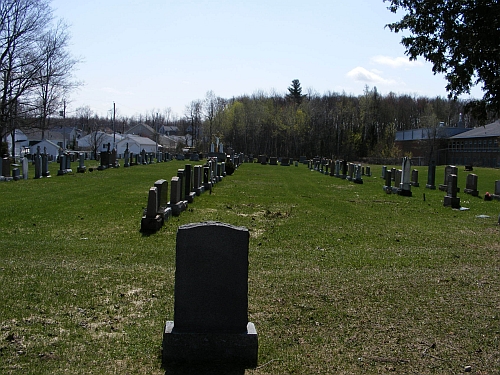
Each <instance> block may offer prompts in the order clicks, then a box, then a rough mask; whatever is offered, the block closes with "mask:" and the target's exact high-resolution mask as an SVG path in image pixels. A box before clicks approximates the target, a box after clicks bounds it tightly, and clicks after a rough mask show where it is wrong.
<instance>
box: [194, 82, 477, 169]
mask: <svg viewBox="0 0 500 375" xmlns="http://www.w3.org/2000/svg"><path fill="white" fill-rule="evenodd" d="M467 104H468V102H467V101H464V100H456V99H449V98H442V97H435V98H428V97H422V96H411V95H407V94H400V95H397V94H394V93H389V94H387V95H381V94H380V93H379V92H378V90H377V88H376V87H373V88H369V87H366V88H365V91H364V93H363V95H358V96H355V95H349V94H346V93H335V92H328V93H325V94H323V95H320V94H318V93H316V92H314V91H313V90H310V92H308V93H307V94H302V88H301V86H300V82H299V81H298V80H294V81H292V84H291V86H290V87H289V88H288V93H287V94H278V93H271V94H266V93H263V92H257V93H254V94H253V95H244V96H239V97H235V98H231V99H223V98H220V97H216V96H215V95H214V94H213V93H212V92H209V93H207V96H206V98H205V99H204V100H203V101H201V100H199V101H195V102H193V103H192V104H191V106H188V109H189V111H188V112H189V115H186V120H189V121H188V122H189V124H191V125H192V124H199V126H200V127H201V128H202V131H197V130H195V131H194V134H198V135H199V136H198V137H196V140H197V142H198V144H197V146H198V148H200V149H203V150H207V149H208V146H209V143H210V142H212V141H213V137H215V136H216V137H217V138H219V139H221V140H222V142H223V143H224V144H226V145H227V146H231V147H232V148H233V149H235V150H238V151H241V152H244V153H247V154H254V155H257V154H267V155H275V156H285V157H298V156H299V155H305V156H308V157H312V156H315V155H320V156H328V157H345V158H349V159H353V158H363V157H382V158H391V157H397V156H400V155H399V154H398V153H399V149H398V148H396V147H395V145H394V141H395V135H396V131H398V130H410V129H417V128H436V127H438V126H440V125H443V126H452V127H453V126H457V123H458V122H459V116H460V114H464V108H465V107H466V106H467ZM195 105H196V106H197V107H200V108H201V110H200V111H198V112H197V111H193V106H195ZM196 106H195V107H196ZM193 113H199V114H200V115H199V118H198V119H196V116H193ZM193 117H195V119H193ZM464 120H465V121H464V122H465V126H467V127H475V126H477V125H478V122H477V120H476V119H474V117H472V116H470V115H467V114H464Z"/></svg>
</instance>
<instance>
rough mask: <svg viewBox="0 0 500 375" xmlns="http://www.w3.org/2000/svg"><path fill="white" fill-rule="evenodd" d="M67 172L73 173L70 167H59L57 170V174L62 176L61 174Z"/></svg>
mask: <svg viewBox="0 0 500 375" xmlns="http://www.w3.org/2000/svg"><path fill="white" fill-rule="evenodd" d="M67 173H73V170H72V169H59V170H58V171H57V175H58V176H62V175H65V174H67Z"/></svg>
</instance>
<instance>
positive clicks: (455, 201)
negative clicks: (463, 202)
mask: <svg viewBox="0 0 500 375" xmlns="http://www.w3.org/2000/svg"><path fill="white" fill-rule="evenodd" d="M444 206H445V207H450V206H451V208H460V198H458V197H455V198H454V197H449V196H445V197H444Z"/></svg>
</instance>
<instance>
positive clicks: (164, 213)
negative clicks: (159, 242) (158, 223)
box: [158, 207, 172, 221]
mask: <svg viewBox="0 0 500 375" xmlns="http://www.w3.org/2000/svg"><path fill="white" fill-rule="evenodd" d="M158 215H160V216H161V217H162V218H163V221H167V220H168V219H170V217H171V216H172V209H171V208H170V207H160V209H159V210H158Z"/></svg>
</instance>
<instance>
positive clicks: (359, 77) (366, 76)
mask: <svg viewBox="0 0 500 375" xmlns="http://www.w3.org/2000/svg"><path fill="white" fill-rule="evenodd" d="M347 76H348V77H349V78H351V79H353V80H355V81H360V82H365V83H371V84H384V85H393V84H396V81H394V80H390V79H385V78H383V77H382V76H381V75H379V74H377V73H375V72H371V71H369V70H366V69H365V68H362V67H360V66H358V67H356V68H354V69H353V70H351V71H350V72H348V73H347Z"/></svg>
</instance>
